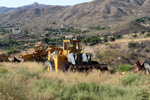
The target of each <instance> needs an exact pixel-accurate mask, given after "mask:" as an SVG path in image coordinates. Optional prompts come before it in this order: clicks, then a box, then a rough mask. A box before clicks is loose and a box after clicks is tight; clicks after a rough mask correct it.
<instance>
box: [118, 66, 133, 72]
mask: <svg viewBox="0 0 150 100" xmlns="http://www.w3.org/2000/svg"><path fill="white" fill-rule="evenodd" d="M132 67H133V66H132V65H129V64H121V65H119V67H118V68H117V71H121V72H125V71H130V70H131V68H132Z"/></svg>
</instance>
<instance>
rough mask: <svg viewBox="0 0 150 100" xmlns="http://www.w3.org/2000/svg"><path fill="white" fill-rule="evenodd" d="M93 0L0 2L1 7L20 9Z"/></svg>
mask: <svg viewBox="0 0 150 100" xmlns="http://www.w3.org/2000/svg"><path fill="white" fill-rule="evenodd" d="M89 1H92V0H0V6H5V7H19V6H23V5H29V4H32V3H34V2H38V3H40V4H47V5H75V4H78V3H83V2H89Z"/></svg>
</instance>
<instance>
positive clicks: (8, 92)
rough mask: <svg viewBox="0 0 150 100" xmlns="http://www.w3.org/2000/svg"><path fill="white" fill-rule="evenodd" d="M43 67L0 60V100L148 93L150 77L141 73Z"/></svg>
mask: <svg viewBox="0 0 150 100" xmlns="http://www.w3.org/2000/svg"><path fill="white" fill-rule="evenodd" d="M42 66H43V64H42V63H36V62H27V63H0V67H1V68H5V69H7V70H8V72H7V71H6V72H5V73H0V84H1V85H0V99H2V100H3V99H4V100H14V99H15V100H99V99H100V98H101V99H103V100H112V99H115V100H127V99H130V100H134V99H135V100H141V99H145V98H146V99H149V96H150V90H149V87H150V85H149V82H150V81H149V80H150V78H149V76H148V75H144V74H142V73H137V74H135V73H131V72H126V73H125V74H122V73H120V72H116V73H114V74H110V73H109V72H101V71H97V70H93V71H92V72H89V73H79V72H75V73H73V72H66V73H63V72H61V71H60V72H58V73H56V72H52V73H50V72H43V71H42ZM139 87H140V88H139ZM135 91H136V92H135Z"/></svg>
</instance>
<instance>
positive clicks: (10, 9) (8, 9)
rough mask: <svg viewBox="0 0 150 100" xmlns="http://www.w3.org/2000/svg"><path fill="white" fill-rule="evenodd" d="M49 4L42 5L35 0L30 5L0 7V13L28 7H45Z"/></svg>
mask: <svg viewBox="0 0 150 100" xmlns="http://www.w3.org/2000/svg"><path fill="white" fill-rule="evenodd" d="M50 6H51V5H44V4H38V3H37V2H34V3H33V4H31V5H26V6H22V7H17V8H13V7H11V8H8V7H3V6H2V7H0V14H7V13H14V12H17V11H19V10H25V9H30V8H45V7H50Z"/></svg>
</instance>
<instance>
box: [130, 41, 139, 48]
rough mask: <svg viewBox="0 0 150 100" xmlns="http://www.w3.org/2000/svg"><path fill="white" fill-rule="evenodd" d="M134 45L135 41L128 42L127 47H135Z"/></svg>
mask: <svg viewBox="0 0 150 100" xmlns="http://www.w3.org/2000/svg"><path fill="white" fill-rule="evenodd" d="M136 45H137V43H134V42H129V43H128V47H129V48H132V47H135V46H136Z"/></svg>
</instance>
